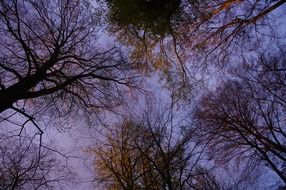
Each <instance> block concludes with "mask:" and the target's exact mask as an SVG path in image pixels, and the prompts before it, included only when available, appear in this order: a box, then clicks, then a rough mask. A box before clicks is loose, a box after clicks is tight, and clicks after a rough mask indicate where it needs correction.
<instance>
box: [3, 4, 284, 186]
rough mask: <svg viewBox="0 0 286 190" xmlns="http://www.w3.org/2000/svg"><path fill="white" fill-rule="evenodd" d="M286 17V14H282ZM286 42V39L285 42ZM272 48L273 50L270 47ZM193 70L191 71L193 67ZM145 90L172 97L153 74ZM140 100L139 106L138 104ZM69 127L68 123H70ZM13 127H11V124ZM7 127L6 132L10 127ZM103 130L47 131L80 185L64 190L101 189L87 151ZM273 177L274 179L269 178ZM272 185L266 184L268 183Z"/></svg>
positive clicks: (212, 80) (108, 42)
mask: <svg viewBox="0 0 286 190" xmlns="http://www.w3.org/2000/svg"><path fill="white" fill-rule="evenodd" d="M94 2H95V1H93V2H92V3H93V4H94V6H96V4H95V3H94ZM285 10H286V5H284V6H282V7H280V8H279V9H277V10H276V11H277V13H278V12H284V15H285ZM278 15H283V14H278ZM277 23H278V24H277V26H278V29H279V30H280V33H281V34H282V33H283V34H284V35H283V36H286V19H285V17H280V18H277ZM285 39H286V38H285ZM114 40H115V39H114V38H113V37H109V36H108V34H106V33H102V37H101V38H100V46H105V47H109V46H112V44H113V42H114ZM270 48H271V47H270ZM190 69H191V67H190ZM221 74H222V73H218V72H217V71H215V70H213V71H210V72H208V73H206V74H202V75H206V76H204V77H206V78H208V79H209V80H208V83H207V84H206V85H205V86H204V88H203V89H206V88H209V87H211V88H215V86H216V85H217V81H218V80H219V79H220V78H221ZM144 86H145V88H146V89H147V91H150V92H152V93H153V96H154V97H160V98H159V100H161V101H162V102H164V101H167V100H168V99H169V94H168V91H167V90H166V89H164V88H163V87H162V83H160V81H159V76H158V75H156V74H153V75H152V76H150V77H148V78H146V79H145V84H144ZM138 100H139V103H138V102H136V101H138ZM132 101H133V102H135V103H134V104H135V105H136V106H135V105H130V109H133V110H132V111H133V112H135V113H136V112H140V111H141V109H143V107H144V101H142V100H141V102H140V96H139V97H137V100H136V98H135V99H133V100H132ZM15 117H16V119H15V120H16V121H17V122H21V119H20V118H17V117H18V116H15ZM104 117H105V118H108V120H109V124H110V125H112V122H113V121H116V120H117V118H116V117H115V116H113V115H111V114H108V113H105V116H104ZM67 123H68V122H67ZM7 125H10V124H7ZM7 125H6V124H5V128H6V126H7ZM3 126H4V125H2V127H1V128H0V130H1V129H2V132H4V133H6V132H7V131H3V130H5V129H4V128H3ZM26 128H27V133H31V132H32V133H34V132H35V130H34V129H33V126H32V125H30V126H27V127H26ZM9 130H11V131H13V130H14V128H13V127H12V125H11V127H9ZM101 133H102V128H101V127H100V126H96V125H95V126H87V125H86V123H85V122H84V121H81V120H77V121H75V122H73V123H69V124H67V125H65V126H63V127H57V126H53V127H47V128H46V130H45V133H44V135H43V141H44V143H45V144H47V145H48V146H49V147H51V148H53V149H55V150H57V151H59V152H60V153H61V154H64V155H66V156H67V157H68V166H69V167H70V168H71V169H72V170H73V171H74V172H75V173H76V178H77V180H76V183H73V184H72V185H69V186H66V187H65V188H64V189H70V190H73V189H74V190H81V189H82V190H89V189H90V190H91V189H97V188H96V184H95V182H94V171H93V159H94V157H93V155H91V154H89V153H88V152H87V151H86V149H87V147H90V146H91V147H92V146H93V145H94V144H95V143H96V142H97V140H98V139H101V138H102V136H101ZM55 155H57V157H58V159H60V160H62V161H63V162H65V161H66V158H65V157H63V156H62V155H60V154H57V153H56V152H55ZM269 176H271V177H269ZM272 177H273V174H265V175H264V176H263V177H262V179H261V181H265V184H267V183H269V184H270V185H271V182H272V180H271V178H272ZM267 180H268V181H269V182H266V181H267ZM263 188H264V187H260V188H259V189H263ZM268 188H269V187H266V188H265V189H268Z"/></svg>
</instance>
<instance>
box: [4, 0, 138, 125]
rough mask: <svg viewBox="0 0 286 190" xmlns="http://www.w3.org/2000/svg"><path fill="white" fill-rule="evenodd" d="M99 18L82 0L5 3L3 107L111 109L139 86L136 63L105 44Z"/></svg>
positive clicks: (21, 110) (22, 111)
mask: <svg viewBox="0 0 286 190" xmlns="http://www.w3.org/2000/svg"><path fill="white" fill-rule="evenodd" d="M98 19H99V18H96V17H94V15H93V14H92V10H91V7H90V5H89V4H88V3H87V2H85V1H80V0H64V1H61V0H58V1H45V0H40V1H33V0H13V1H8V0H7V1H1V3H0V26H1V27H0V28H1V29H0V39H1V40H0V41H1V42H0V46H1V47H0V48H1V54H0V99H1V102H0V112H3V111H5V110H8V109H13V110H14V111H17V112H18V113H20V114H22V115H24V116H25V117H27V118H28V119H30V120H32V119H33V118H34V116H33V114H34V113H35V111H33V112H34V113H29V111H31V112H32V110H34V108H35V107H37V109H36V110H37V111H36V112H39V111H40V110H49V111H51V112H52V113H57V114H59V115H60V116H63V115H67V114H69V113H70V112H71V111H72V110H77V109H76V108H78V107H83V108H84V109H86V110H93V111H96V110H104V109H111V108H112V107H114V106H116V105H118V104H119V103H120V100H121V99H122V97H121V93H122V91H123V90H124V88H126V87H128V88H131V87H134V86H135V83H133V82H134V81H135V78H136V77H135V76H134V75H131V73H130V72H131V69H132V66H131V65H130V64H129V63H127V62H126V61H124V58H123V57H124V56H123V54H121V52H120V51H119V50H118V49H117V48H115V47H114V48H111V49H108V50H104V48H102V47H99V45H98V43H97V40H98V37H97V30H98V28H99V23H97V21H98Z"/></svg>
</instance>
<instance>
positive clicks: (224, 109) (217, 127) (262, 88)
mask: <svg viewBox="0 0 286 190" xmlns="http://www.w3.org/2000/svg"><path fill="white" fill-rule="evenodd" d="M284 55H285V50H283V49H280V50H279V51H278V52H277V53H276V54H275V55H273V53H272V54H267V53H264V54H260V55H259V56H257V58H256V59H252V60H251V62H249V63H245V65H244V67H242V68H241V67H240V68H239V69H238V70H237V72H234V73H233V75H232V79H229V80H228V81H226V82H223V83H222V84H221V85H220V86H219V87H218V88H217V89H215V90H214V91H211V92H208V93H207V94H206V95H205V96H203V97H202V99H201V101H200V103H199V105H198V107H197V111H196V118H197V124H198V126H197V128H198V130H199V131H200V133H201V137H202V138H203V139H205V140H206V141H207V142H208V146H209V148H210V150H211V152H212V154H213V155H214V156H215V157H216V158H217V159H218V160H221V161H222V162H228V161H230V160H233V159H236V160H245V159H246V160H247V161H248V165H247V167H248V168H254V169H255V168H257V167H258V166H260V165H265V166H267V167H268V168H270V169H271V170H272V171H273V172H275V173H276V174H277V175H278V176H279V177H280V179H281V180H282V181H283V182H284V185H285V183H286V173H285V159H286V149H285V142H286V135H285V132H286V131H285V108H286V104H285V98H286V97H285V94H286V93H285V92H286V80H285V79H286V78H285V76H286V75H285V74H286V73H285V71H286V70H285V68H286V65H285V64H286V61H285V60H286V59H285V56H284ZM238 163H239V162H238Z"/></svg>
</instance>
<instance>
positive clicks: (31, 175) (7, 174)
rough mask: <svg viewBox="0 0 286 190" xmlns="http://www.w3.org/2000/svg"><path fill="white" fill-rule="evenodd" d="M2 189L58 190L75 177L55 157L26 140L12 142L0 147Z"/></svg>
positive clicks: (13, 140)
mask: <svg viewBox="0 0 286 190" xmlns="http://www.w3.org/2000/svg"><path fill="white" fill-rule="evenodd" d="M0 160H1V162H0V168H1V169H0V189H3V190H4V189H6V190H16V189H27V190H28V189H31V190H32V189H33V190H36V189H56V188H59V187H60V186H61V185H62V183H65V186H67V184H68V183H67V182H68V180H71V179H72V178H71V177H72V175H71V173H70V171H69V170H68V168H66V167H65V165H62V164H60V162H58V160H57V159H56V158H53V154H51V152H48V151H44V150H42V151H41V152H40V154H39V147H38V146H37V145H36V144H34V143H31V142H30V141H27V139H26V140H25V139H23V138H21V139H16V140H15V139H9V140H6V141H5V142H4V143H3V141H2V145H1V147H0Z"/></svg>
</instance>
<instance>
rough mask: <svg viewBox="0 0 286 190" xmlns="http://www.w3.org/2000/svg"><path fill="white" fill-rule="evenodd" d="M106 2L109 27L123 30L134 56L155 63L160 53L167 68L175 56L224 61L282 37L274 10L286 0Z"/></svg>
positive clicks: (122, 37)
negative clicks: (274, 17) (273, 18)
mask: <svg viewBox="0 0 286 190" xmlns="http://www.w3.org/2000/svg"><path fill="white" fill-rule="evenodd" d="M106 2H107V5H108V6H107V7H108V8H109V9H108V10H107V17H108V18H109V21H110V22H109V23H108V25H107V27H108V28H109V31H111V32H113V33H116V34H118V39H119V40H120V41H122V42H123V43H124V44H127V45H128V44H129V45H130V46H131V47H132V50H131V52H132V53H131V56H132V57H133V58H136V59H139V58H141V59H142V60H145V59H149V62H151V63H152V64H151V67H153V64H155V65H156V62H157V61H158V57H159V56H160V60H161V61H164V62H165V64H166V65H167V66H163V64H161V66H162V69H165V68H167V67H168V64H170V63H172V62H174V61H176V62H182V63H184V62H185V61H186V60H187V59H188V58H189V57H191V59H193V58H194V56H195V55H196V56H195V57H196V58H197V59H196V60H194V63H196V62H198V60H201V61H204V62H207V63H211V64H220V65H222V64H223V63H227V62H228V59H229V58H230V57H231V56H234V55H235V54H236V55H241V54H244V53H248V52H249V51H251V50H253V49H255V48H258V47H259V46H262V44H263V42H265V41H264V39H265V37H266V39H270V38H269V37H270V36H271V37H273V38H276V37H282V36H281V34H280V33H277V31H275V30H276V29H275V28H273V26H274V25H272V24H273V23H275V20H271V19H272V18H271V16H270V15H271V14H272V13H273V12H275V11H276V10H277V9H278V8H279V7H281V6H282V5H283V4H285V2H286V1H285V0H280V1H277V0H270V1H258V0H254V1H243V0H207V1H193V0H192V1H188V0H150V1H147V0H140V1H132V0H121V1H112V0H106ZM151 5H152V6H151ZM149 6H150V7H149ZM202 54H203V55H202ZM152 55H153V56H152ZM176 57H177V58H176ZM152 60H153V62H152ZM146 62H147V64H148V61H146ZM156 66H158V65H156ZM156 66H154V67H155V68H156ZM169 68H170V67H169Z"/></svg>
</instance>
